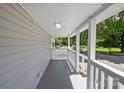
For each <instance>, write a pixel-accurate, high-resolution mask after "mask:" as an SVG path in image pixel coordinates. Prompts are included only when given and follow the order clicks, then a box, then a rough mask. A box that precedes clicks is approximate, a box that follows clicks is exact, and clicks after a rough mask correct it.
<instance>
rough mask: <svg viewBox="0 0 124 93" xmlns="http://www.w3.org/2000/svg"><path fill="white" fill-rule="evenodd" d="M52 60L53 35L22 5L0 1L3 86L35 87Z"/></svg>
mask: <svg viewBox="0 0 124 93" xmlns="http://www.w3.org/2000/svg"><path fill="white" fill-rule="evenodd" d="M49 60H50V35H49V34H48V33H46V32H45V31H44V30H43V29H42V28H40V26H39V25H38V23H36V21H35V20H34V19H33V18H32V17H31V16H30V15H29V14H28V13H27V12H26V11H25V10H24V9H23V8H22V7H20V5H18V4H0V88H35V87H36V85H37V83H38V81H39V79H40V77H42V75H43V73H44V71H45V69H46V67H47V65H48V63H49ZM38 73H39V76H38Z"/></svg>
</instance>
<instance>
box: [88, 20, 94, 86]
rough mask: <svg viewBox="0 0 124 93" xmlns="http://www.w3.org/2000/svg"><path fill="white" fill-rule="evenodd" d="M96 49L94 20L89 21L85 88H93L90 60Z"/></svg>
mask: <svg viewBox="0 0 124 93" xmlns="http://www.w3.org/2000/svg"><path fill="white" fill-rule="evenodd" d="M95 48H96V23H95V19H91V20H90V23H89V30H88V66H87V74H88V76H87V88H93V73H94V72H93V71H94V70H93V69H94V67H93V65H92V64H91V60H93V59H95Z"/></svg>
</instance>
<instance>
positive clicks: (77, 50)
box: [76, 32, 80, 73]
mask: <svg viewBox="0 0 124 93" xmlns="http://www.w3.org/2000/svg"><path fill="white" fill-rule="evenodd" d="M79 52H80V32H76V72H77V73H79Z"/></svg>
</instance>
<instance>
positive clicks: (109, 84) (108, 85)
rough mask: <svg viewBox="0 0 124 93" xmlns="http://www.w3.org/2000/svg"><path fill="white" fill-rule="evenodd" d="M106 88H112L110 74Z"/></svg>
mask: <svg viewBox="0 0 124 93" xmlns="http://www.w3.org/2000/svg"><path fill="white" fill-rule="evenodd" d="M107 88H108V89H112V88H113V78H112V77H111V76H108V84H107Z"/></svg>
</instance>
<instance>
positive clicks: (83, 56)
mask: <svg viewBox="0 0 124 93" xmlns="http://www.w3.org/2000/svg"><path fill="white" fill-rule="evenodd" d="M79 56H81V57H82V58H85V59H88V57H87V56H86V55H84V54H82V53H79Z"/></svg>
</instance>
